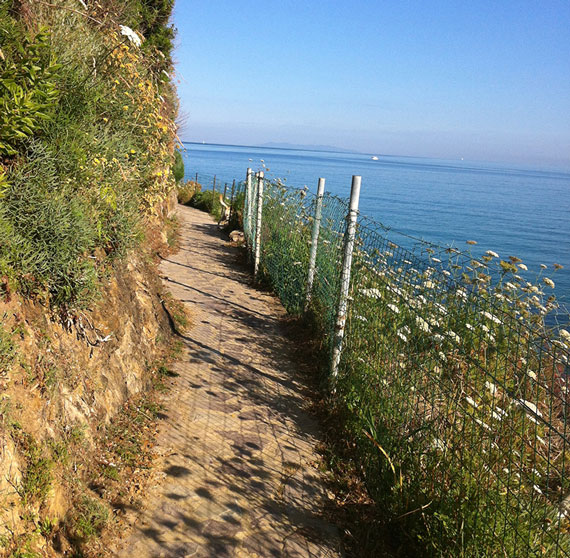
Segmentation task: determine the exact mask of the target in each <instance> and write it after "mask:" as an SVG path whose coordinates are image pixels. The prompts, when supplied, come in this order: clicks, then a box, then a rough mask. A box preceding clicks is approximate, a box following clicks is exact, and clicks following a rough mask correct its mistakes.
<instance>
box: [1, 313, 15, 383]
mask: <svg viewBox="0 0 570 558" xmlns="http://www.w3.org/2000/svg"><path fill="white" fill-rule="evenodd" d="M15 359H16V348H15V347H14V342H13V341H12V335H11V334H10V333H9V332H7V331H6V330H5V329H4V327H3V325H2V324H1V323H0V374H5V373H6V372H8V370H10V367H11V366H12V364H13V363H14V360H15Z"/></svg>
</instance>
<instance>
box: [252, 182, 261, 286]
mask: <svg viewBox="0 0 570 558" xmlns="http://www.w3.org/2000/svg"><path fill="white" fill-rule="evenodd" d="M262 212H263V171H260V172H259V173H258V175H257V218H256V220H255V259H254V264H253V278H254V280H255V279H257V273H258V272H259V261H260V259H261V216H262Z"/></svg>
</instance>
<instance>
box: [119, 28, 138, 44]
mask: <svg viewBox="0 0 570 558" xmlns="http://www.w3.org/2000/svg"><path fill="white" fill-rule="evenodd" d="M119 27H120V28H121V35H124V36H125V37H127V39H129V41H131V43H133V45H135V46H138V47H140V46H141V44H142V39H141V38H140V35H139V34H138V33H137V32H136V31H133V30H132V29H131V28H130V27H127V26H126V25H119Z"/></svg>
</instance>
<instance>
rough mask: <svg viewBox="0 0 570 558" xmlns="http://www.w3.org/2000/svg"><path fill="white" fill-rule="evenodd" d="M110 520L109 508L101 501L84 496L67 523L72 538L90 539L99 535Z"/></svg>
mask: <svg viewBox="0 0 570 558" xmlns="http://www.w3.org/2000/svg"><path fill="white" fill-rule="evenodd" d="M108 521H109V510H108V508H107V507H106V506H105V504H103V503H102V502H101V501H99V500H97V499H95V498H91V497H89V496H83V497H82V498H81V500H80V501H79V503H78V504H77V506H76V509H75V511H74V513H73V515H72V517H71V518H69V520H68V522H67V525H68V531H69V532H70V535H71V537H72V539H75V540H88V539H90V538H92V537H94V536H95V535H98V534H99V533H100V532H101V531H102V530H103V528H104V527H105V525H106V524H107V522H108Z"/></svg>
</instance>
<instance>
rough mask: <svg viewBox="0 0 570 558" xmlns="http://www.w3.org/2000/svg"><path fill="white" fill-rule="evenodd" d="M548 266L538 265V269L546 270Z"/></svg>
mask: <svg viewBox="0 0 570 558" xmlns="http://www.w3.org/2000/svg"><path fill="white" fill-rule="evenodd" d="M547 267H548V266H546V265H544V264H540V269H546V268H547Z"/></svg>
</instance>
